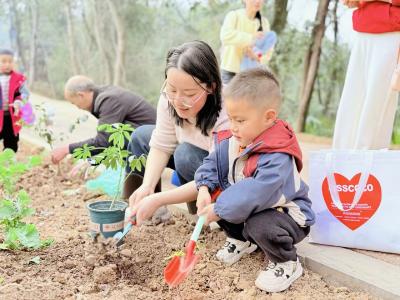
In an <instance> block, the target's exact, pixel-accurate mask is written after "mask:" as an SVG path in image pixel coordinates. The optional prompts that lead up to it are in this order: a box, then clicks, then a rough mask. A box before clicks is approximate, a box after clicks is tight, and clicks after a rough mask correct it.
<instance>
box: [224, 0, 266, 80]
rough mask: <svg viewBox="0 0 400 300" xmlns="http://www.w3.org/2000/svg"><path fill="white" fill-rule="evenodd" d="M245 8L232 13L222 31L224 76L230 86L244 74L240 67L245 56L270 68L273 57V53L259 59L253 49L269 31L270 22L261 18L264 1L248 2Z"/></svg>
mask: <svg viewBox="0 0 400 300" xmlns="http://www.w3.org/2000/svg"><path fill="white" fill-rule="evenodd" d="M244 3H245V8H242V9H237V10H233V11H230V12H229V13H228V14H227V15H226V17H225V20H224V23H223V24H222V27H221V32H220V39H221V43H222V53H221V75H222V81H223V83H224V84H227V83H228V82H229V81H230V80H231V79H232V78H233V76H235V74H236V73H238V72H239V71H240V64H241V62H242V59H243V58H244V57H245V56H248V57H249V58H251V59H254V60H259V61H261V63H263V64H266V63H267V62H268V60H269V59H270V57H271V51H269V52H267V54H265V55H263V56H261V58H260V57H259V56H258V54H257V53H255V52H254V51H253V46H254V44H255V43H256V41H257V40H258V39H262V38H264V36H265V33H266V32H268V31H269V28H270V26H269V23H268V20H267V19H266V18H264V17H262V16H261V13H260V12H261V9H262V6H263V4H264V1H263V0H245V1H244Z"/></svg>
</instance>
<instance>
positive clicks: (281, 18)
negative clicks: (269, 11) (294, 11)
mask: <svg viewBox="0 0 400 300" xmlns="http://www.w3.org/2000/svg"><path fill="white" fill-rule="evenodd" d="M288 2H289V1H288V0H275V2H274V19H273V20H272V25H271V29H272V30H273V31H275V32H276V34H277V35H278V36H279V34H280V33H281V32H282V31H283V30H284V29H285V27H286V23H287V16H288V10H287V6H288Z"/></svg>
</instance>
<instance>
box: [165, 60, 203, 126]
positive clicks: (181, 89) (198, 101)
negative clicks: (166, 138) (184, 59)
mask: <svg viewBox="0 0 400 300" xmlns="http://www.w3.org/2000/svg"><path fill="white" fill-rule="evenodd" d="M162 93H163V94H164V95H165V96H166V98H167V99H168V101H169V103H171V105H172V106H173V107H174V109H175V111H176V113H177V114H178V116H179V117H181V118H182V119H188V118H195V117H196V116H197V114H198V112H199V111H200V110H201V109H202V108H203V106H204V104H205V102H206V100H207V95H208V94H210V92H209V90H208V89H207V87H206V85H205V84H204V83H198V82H196V81H195V80H194V79H193V77H192V76H191V75H189V74H188V73H186V72H184V71H182V70H179V69H176V68H170V69H169V70H168V71H167V79H166V80H165V84H164V88H163V90H162Z"/></svg>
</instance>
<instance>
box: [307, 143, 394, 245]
mask: <svg viewBox="0 0 400 300" xmlns="http://www.w3.org/2000/svg"><path fill="white" fill-rule="evenodd" d="M399 173H400V151H384V150H367V151H365V150H349V151H344V150H343V151H332V150H329V151H324V150H323V151H316V152H312V153H311V156H310V181H309V183H310V198H311V201H312V202H313V204H312V208H313V210H314V212H315V214H316V223H315V224H314V225H313V226H312V227H311V233H310V241H311V242H313V243H320V244H326V245H334V246H343V247H350V248H359V249H367V250H376V251H384V252H393V253H400V176H399Z"/></svg>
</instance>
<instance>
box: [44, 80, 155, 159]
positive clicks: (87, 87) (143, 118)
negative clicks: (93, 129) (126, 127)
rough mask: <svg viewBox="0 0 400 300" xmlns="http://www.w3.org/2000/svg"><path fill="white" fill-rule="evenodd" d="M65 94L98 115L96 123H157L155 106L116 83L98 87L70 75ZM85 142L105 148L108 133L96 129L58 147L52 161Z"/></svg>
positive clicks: (67, 97)
mask: <svg viewBox="0 0 400 300" xmlns="http://www.w3.org/2000/svg"><path fill="white" fill-rule="evenodd" d="M64 97H65V99H67V100H68V101H69V102H71V103H72V104H74V105H75V106H77V107H78V108H80V109H83V110H86V111H89V112H90V113H92V114H93V115H94V116H95V117H96V118H98V120H99V121H98V125H101V124H113V123H124V124H131V125H132V126H133V127H134V128H136V127H139V126H141V125H145V124H155V122H156V110H155V108H154V107H153V106H152V105H150V104H149V103H148V102H147V101H146V100H145V99H144V98H143V97H141V96H138V95H136V94H134V93H132V92H130V91H128V90H125V89H123V88H120V87H116V86H97V85H95V84H94V82H93V81H92V80H91V79H90V78H88V77H85V76H82V75H78V76H73V77H71V78H70V79H69V80H68V81H67V83H66V84H65V90H64ZM84 144H88V145H90V146H95V147H107V146H108V134H107V133H105V132H99V131H98V132H97V135H96V136H95V137H93V138H90V139H87V140H85V141H81V142H78V143H73V144H69V145H64V146H61V147H58V148H56V149H54V150H53V152H52V154H51V160H52V162H53V163H59V162H60V161H61V160H62V159H63V158H64V157H65V156H67V155H68V154H69V153H72V152H73V151H74V149H76V148H79V147H82V146H83V145H84Z"/></svg>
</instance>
